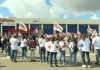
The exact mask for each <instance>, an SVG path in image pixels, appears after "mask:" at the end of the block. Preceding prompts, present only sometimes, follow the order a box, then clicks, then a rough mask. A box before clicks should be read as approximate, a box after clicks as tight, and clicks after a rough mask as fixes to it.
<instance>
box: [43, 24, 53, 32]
mask: <svg viewBox="0 0 100 70" xmlns="http://www.w3.org/2000/svg"><path fill="white" fill-rule="evenodd" d="M43 31H44V33H45V34H53V24H43Z"/></svg>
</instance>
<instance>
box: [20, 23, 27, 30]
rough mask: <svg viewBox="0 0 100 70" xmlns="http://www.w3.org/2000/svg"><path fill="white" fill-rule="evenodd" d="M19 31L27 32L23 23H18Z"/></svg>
mask: <svg viewBox="0 0 100 70" xmlns="http://www.w3.org/2000/svg"><path fill="white" fill-rule="evenodd" d="M19 29H21V30H23V31H27V27H26V25H25V24H24V23H22V22H20V23H19Z"/></svg>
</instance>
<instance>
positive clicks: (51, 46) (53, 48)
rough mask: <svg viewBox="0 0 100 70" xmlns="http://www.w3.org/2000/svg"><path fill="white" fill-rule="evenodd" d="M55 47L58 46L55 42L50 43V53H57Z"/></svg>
mask: <svg viewBox="0 0 100 70" xmlns="http://www.w3.org/2000/svg"><path fill="white" fill-rule="evenodd" d="M57 46H58V44H57V41H54V42H52V41H50V52H57Z"/></svg>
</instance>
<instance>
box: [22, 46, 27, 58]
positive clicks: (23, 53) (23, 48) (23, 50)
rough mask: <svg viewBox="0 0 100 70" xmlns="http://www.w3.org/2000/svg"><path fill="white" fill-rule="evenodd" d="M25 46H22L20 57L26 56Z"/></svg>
mask: <svg viewBox="0 0 100 70" xmlns="http://www.w3.org/2000/svg"><path fill="white" fill-rule="evenodd" d="M26 53H27V47H22V58H24V57H26Z"/></svg>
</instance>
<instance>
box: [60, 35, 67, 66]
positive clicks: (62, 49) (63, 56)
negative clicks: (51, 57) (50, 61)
mask: <svg viewBox="0 0 100 70" xmlns="http://www.w3.org/2000/svg"><path fill="white" fill-rule="evenodd" d="M63 39H64V38H63V37H60V41H59V42H58V47H59V50H60V53H61V54H60V64H61V63H62V62H61V59H62V58H63V64H64V65H65V54H66V47H67V46H66V44H65V41H64V40H63Z"/></svg>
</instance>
